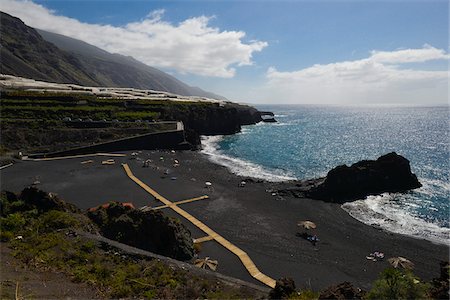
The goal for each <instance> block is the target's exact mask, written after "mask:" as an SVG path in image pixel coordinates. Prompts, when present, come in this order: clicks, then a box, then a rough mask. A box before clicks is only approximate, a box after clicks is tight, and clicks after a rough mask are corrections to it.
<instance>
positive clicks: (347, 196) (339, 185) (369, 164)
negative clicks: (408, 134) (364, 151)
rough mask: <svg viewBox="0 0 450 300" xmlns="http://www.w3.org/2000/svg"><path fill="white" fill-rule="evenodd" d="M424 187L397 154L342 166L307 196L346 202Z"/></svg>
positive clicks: (328, 175)
mask: <svg viewBox="0 0 450 300" xmlns="http://www.w3.org/2000/svg"><path fill="white" fill-rule="evenodd" d="M421 186H422V185H421V184H420V182H419V181H418V180H417V177H416V175H414V174H413V173H412V172H411V168H410V166H409V161H408V160H407V159H406V158H404V157H403V156H401V155H398V154H396V153H395V152H392V153H389V154H386V155H383V156H381V157H379V158H378V159H377V160H375V161H374V160H363V161H360V162H357V163H355V164H353V165H351V166H350V167H348V166H346V165H342V166H338V167H336V168H334V169H332V170H331V171H329V172H328V174H327V176H326V178H325V180H324V181H323V182H322V183H321V184H319V185H317V186H316V187H313V188H311V189H310V190H309V191H308V192H306V195H307V196H308V197H310V198H313V199H321V200H326V201H331V202H338V203H343V202H345V201H346V200H354V199H360V198H364V197H366V196H367V195H373V194H380V193H384V192H404V191H407V190H410V189H415V188H419V187H421Z"/></svg>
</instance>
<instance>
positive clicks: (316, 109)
mask: <svg viewBox="0 0 450 300" xmlns="http://www.w3.org/2000/svg"><path fill="white" fill-rule="evenodd" d="M258 108H259V109H260V110H269V111H273V112H274V113H275V115H276V119H277V120H278V123H275V124H273V123H260V124H257V125H252V126H245V127H244V128H243V130H242V132H241V133H239V134H236V135H232V136H223V137H217V136H216V137H204V138H203V147H204V150H203V152H204V153H205V154H207V155H208V156H209V157H210V159H211V160H212V161H214V162H216V163H219V164H222V165H225V166H227V167H228V168H230V170H232V171H233V172H235V173H237V174H240V175H244V176H252V177H257V178H264V179H266V180H272V181H279V180H286V179H293V178H296V179H307V178H314V177H319V176H325V175H326V173H327V172H328V170H330V169H331V168H333V167H335V166H337V165H340V164H348V165H349V164H352V163H355V162H357V161H359V160H362V159H376V158H377V157H379V156H380V155H383V154H386V153H388V152H392V151H395V152H397V153H398V154H401V155H403V156H405V157H406V158H407V159H409V160H410V163H411V168H412V170H413V172H414V173H416V174H417V176H418V178H419V180H420V181H421V183H422V184H423V187H422V188H420V189H417V190H414V191H412V192H409V193H407V194H387V193H386V194H383V195H380V196H370V197H368V198H367V199H361V200H358V201H355V202H352V203H346V204H344V205H343V206H342V208H343V209H345V210H346V211H347V212H348V213H349V214H350V215H352V216H353V217H355V218H356V219H358V220H360V221H362V222H364V223H367V224H371V225H374V226H380V227H382V228H384V229H387V230H389V231H393V232H397V233H403V234H407V235H412V236H415V237H419V238H425V239H428V240H431V241H434V242H439V243H446V244H449V234H450V222H449V209H450V204H449V191H450V184H449V157H450V156H449V147H448V146H449V133H448V131H449V110H448V107H431V108H427V107H364V108H357V107H331V106H259V107H258Z"/></svg>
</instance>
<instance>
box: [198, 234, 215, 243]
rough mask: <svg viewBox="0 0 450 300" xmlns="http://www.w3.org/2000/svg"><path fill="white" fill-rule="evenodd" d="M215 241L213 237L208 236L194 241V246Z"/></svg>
mask: <svg viewBox="0 0 450 300" xmlns="http://www.w3.org/2000/svg"><path fill="white" fill-rule="evenodd" d="M213 239H214V238H213V237H212V236H209V235H207V236H204V237H201V238H198V239H194V244H200V243H203V242H207V241H211V240H213Z"/></svg>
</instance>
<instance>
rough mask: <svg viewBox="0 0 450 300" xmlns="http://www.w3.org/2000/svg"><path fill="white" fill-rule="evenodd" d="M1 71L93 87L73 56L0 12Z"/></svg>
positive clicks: (15, 19)
mask: <svg viewBox="0 0 450 300" xmlns="http://www.w3.org/2000/svg"><path fill="white" fill-rule="evenodd" d="M0 20H1V26H0V36H1V49H0V51H1V72H2V73H4V74H12V75H17V76H23V77H31V78H33V79H39V80H44V81H56V82H73V83H79V84H83V85H95V84H96V82H95V80H93V79H92V78H91V77H90V76H89V74H87V73H86V72H84V70H82V69H81V68H79V67H80V66H81V62H80V61H78V60H77V59H76V58H75V57H74V56H73V55H70V54H68V53H66V52H65V51H62V50H60V49H58V48H57V47H56V46H55V45H53V44H51V43H49V42H47V41H45V40H43V39H42V37H41V36H40V35H39V34H38V33H37V32H36V30H34V29H33V28H31V27H28V26H26V25H25V24H24V23H23V22H22V21H20V19H18V18H14V17H12V16H10V15H7V14H4V13H1V15H0Z"/></svg>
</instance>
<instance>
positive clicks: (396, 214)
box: [200, 125, 450, 246]
mask: <svg viewBox="0 0 450 300" xmlns="http://www.w3.org/2000/svg"><path fill="white" fill-rule="evenodd" d="M272 126H273V125H272ZM245 130H250V129H247V128H245V127H244V128H243V131H245ZM241 134H242V133H241ZM223 138H224V137H223V136H202V146H203V149H202V150H201V151H200V152H201V153H203V154H204V155H205V156H206V157H207V158H208V159H209V160H210V161H211V162H212V163H215V164H218V165H221V166H224V167H226V168H227V169H228V170H229V171H230V172H231V173H233V174H235V175H237V176H242V177H250V178H253V179H255V180H263V181H268V182H274V183H275V182H279V183H281V184H282V187H283V183H284V182H289V181H291V183H292V182H294V184H295V182H302V181H305V180H310V179H313V178H297V177H295V175H294V174H292V173H290V172H289V171H285V170H281V169H274V168H266V167H265V166H262V165H259V164H257V163H254V162H252V161H249V160H245V159H242V158H238V157H234V156H232V155H229V154H226V153H224V151H222V150H221V149H220V147H219V143H220V142H221V140H222V139H223ZM354 162H356V161H354ZM322 176H326V173H324V174H323V175H322ZM420 180H421V182H422V183H423V186H422V187H421V188H419V189H415V190H412V191H410V192H407V193H383V194H380V195H372V196H368V197H367V198H361V199H357V200H353V201H349V202H346V203H344V204H342V205H341V209H342V210H344V211H345V212H347V213H348V214H349V215H350V216H351V217H353V218H354V219H356V220H358V221H360V222H362V223H364V224H366V225H369V226H372V227H374V228H377V229H381V230H386V231H387V232H391V233H395V234H401V235H404V236H409V237H413V238H416V239H425V240H428V241H431V242H433V243H437V244H443V245H446V246H450V240H449V236H450V228H448V227H445V226H442V225H441V226H440V225H438V224H437V223H434V222H432V221H426V220H424V219H423V218H420V217H418V216H415V215H412V214H411V213H409V212H407V211H406V210H404V209H402V208H401V206H398V204H396V203H399V201H400V202H401V201H402V199H403V198H404V197H411V193H412V194H416V195H418V196H416V197H421V196H423V193H427V194H429V193H430V191H429V190H430V184H429V180H426V179H423V178H421V179H420ZM281 189H282V188H281Z"/></svg>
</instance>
